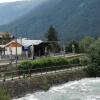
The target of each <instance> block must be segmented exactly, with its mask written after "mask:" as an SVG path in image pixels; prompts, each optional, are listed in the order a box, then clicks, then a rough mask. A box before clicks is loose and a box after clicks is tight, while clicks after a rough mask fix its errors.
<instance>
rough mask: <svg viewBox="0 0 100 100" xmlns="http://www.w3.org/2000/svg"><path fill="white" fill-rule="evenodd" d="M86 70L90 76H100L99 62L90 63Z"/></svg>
mask: <svg viewBox="0 0 100 100" xmlns="http://www.w3.org/2000/svg"><path fill="white" fill-rule="evenodd" d="M86 71H87V73H88V75H89V76H90V77H100V66H98V65H97V64H95V63H94V64H90V65H89V66H88V68H86Z"/></svg>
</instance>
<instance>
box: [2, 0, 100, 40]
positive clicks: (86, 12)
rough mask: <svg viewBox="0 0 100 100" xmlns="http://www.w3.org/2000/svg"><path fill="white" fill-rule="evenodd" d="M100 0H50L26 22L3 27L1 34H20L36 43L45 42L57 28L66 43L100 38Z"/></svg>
mask: <svg viewBox="0 0 100 100" xmlns="http://www.w3.org/2000/svg"><path fill="white" fill-rule="evenodd" d="M99 11H100V0H48V2H45V3H43V4H41V5H39V6H38V7H37V8H35V9H33V10H31V11H30V12H29V13H27V14H26V15H25V16H23V17H22V18H20V19H18V20H16V21H14V22H13V23H10V24H8V25H4V26H1V27H0V30H1V31H11V32H13V33H16V28H17V32H18V33H19V35H20V36H25V34H26V33H27V35H28V36H29V37H33V38H34V39H43V38H44V34H45V33H46V31H47V29H48V27H49V26H50V25H53V26H54V27H55V28H56V29H57V30H58V31H59V33H60V34H59V35H60V36H61V39H62V40H72V39H80V38H82V37H83V36H86V35H91V36H95V37H97V36H99V34H100V28H99V26H100V13H99Z"/></svg>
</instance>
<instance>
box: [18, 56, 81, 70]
mask: <svg viewBox="0 0 100 100" xmlns="http://www.w3.org/2000/svg"><path fill="white" fill-rule="evenodd" d="M71 64H80V60H79V57H76V58H70V59H68V58H64V57H46V58H41V59H38V60H35V61H25V62H22V63H21V64H20V65H18V70H28V69H36V68H37V69H38V68H44V70H46V69H45V68H46V67H49V66H50V67H52V69H53V66H60V65H71ZM68 67H70V66H68ZM62 68H63V67H62Z"/></svg>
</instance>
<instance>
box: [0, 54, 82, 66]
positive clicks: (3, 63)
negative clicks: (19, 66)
mask: <svg viewBox="0 0 100 100" xmlns="http://www.w3.org/2000/svg"><path fill="white" fill-rule="evenodd" d="M81 55H83V54H72V53H71V54H65V55H55V56H54V55H51V56H52V57H63V56H64V57H67V58H69V57H75V56H81ZM23 61H24V60H20V61H18V63H21V62H23ZM15 63H16V62H15V61H14V62H12V64H15ZM9 64H10V61H8V60H7V61H6V60H5V62H1V63H0V66H6V65H9Z"/></svg>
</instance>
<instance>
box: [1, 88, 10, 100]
mask: <svg viewBox="0 0 100 100" xmlns="http://www.w3.org/2000/svg"><path fill="white" fill-rule="evenodd" d="M0 100H10V96H9V94H8V92H7V90H6V89H4V88H2V87H0Z"/></svg>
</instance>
